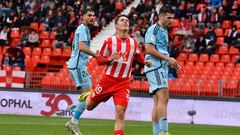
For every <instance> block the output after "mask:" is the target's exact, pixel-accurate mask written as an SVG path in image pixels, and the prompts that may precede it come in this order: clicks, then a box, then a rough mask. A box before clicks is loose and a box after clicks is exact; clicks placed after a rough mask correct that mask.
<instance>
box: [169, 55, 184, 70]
mask: <svg viewBox="0 0 240 135" xmlns="http://www.w3.org/2000/svg"><path fill="white" fill-rule="evenodd" d="M167 61H168V63H169V66H171V67H172V68H174V69H176V70H177V71H178V70H180V69H181V65H180V63H179V62H178V61H177V60H176V59H174V58H169V59H168V60H167Z"/></svg>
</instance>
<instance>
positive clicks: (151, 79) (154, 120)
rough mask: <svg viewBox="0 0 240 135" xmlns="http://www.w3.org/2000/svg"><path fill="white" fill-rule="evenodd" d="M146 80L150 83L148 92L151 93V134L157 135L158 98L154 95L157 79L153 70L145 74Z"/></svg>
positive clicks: (156, 88)
mask: <svg viewBox="0 0 240 135" xmlns="http://www.w3.org/2000/svg"><path fill="white" fill-rule="evenodd" d="M146 77H147V79H148V82H149V84H150V88H149V94H150V95H153V103H154V104H153V109H152V126H153V135H159V123H158V119H159V117H158V110H157V109H158V108H157V106H158V98H157V96H156V95H155V93H156V91H157V90H158V80H157V76H156V74H155V71H151V72H148V73H147V74H146Z"/></svg>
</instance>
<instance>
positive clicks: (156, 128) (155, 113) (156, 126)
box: [152, 95, 159, 135]
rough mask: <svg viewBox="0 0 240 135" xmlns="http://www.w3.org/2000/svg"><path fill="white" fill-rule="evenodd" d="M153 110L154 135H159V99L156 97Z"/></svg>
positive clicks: (154, 96)
mask: <svg viewBox="0 0 240 135" xmlns="http://www.w3.org/2000/svg"><path fill="white" fill-rule="evenodd" d="M153 103H154V104H153V109H152V126H153V135H159V123H158V111H157V106H158V98H157V96H156V95H153Z"/></svg>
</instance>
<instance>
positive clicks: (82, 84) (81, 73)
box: [69, 68, 92, 90]
mask: <svg viewBox="0 0 240 135" xmlns="http://www.w3.org/2000/svg"><path fill="white" fill-rule="evenodd" d="M69 72H70V74H71V76H72V79H73V81H74V83H75V85H76V88H77V89H79V90H81V89H85V88H91V87H92V81H91V78H90V76H89V74H88V71H87V69H86V68H85V69H83V68H81V69H80V68H75V69H69Z"/></svg>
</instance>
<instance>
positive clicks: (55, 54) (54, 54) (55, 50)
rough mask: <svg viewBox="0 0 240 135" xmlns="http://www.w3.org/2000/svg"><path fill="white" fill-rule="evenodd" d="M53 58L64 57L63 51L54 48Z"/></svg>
mask: <svg viewBox="0 0 240 135" xmlns="http://www.w3.org/2000/svg"><path fill="white" fill-rule="evenodd" d="M52 55H53V56H61V55H62V49H60V48H54V49H53V52H52Z"/></svg>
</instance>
